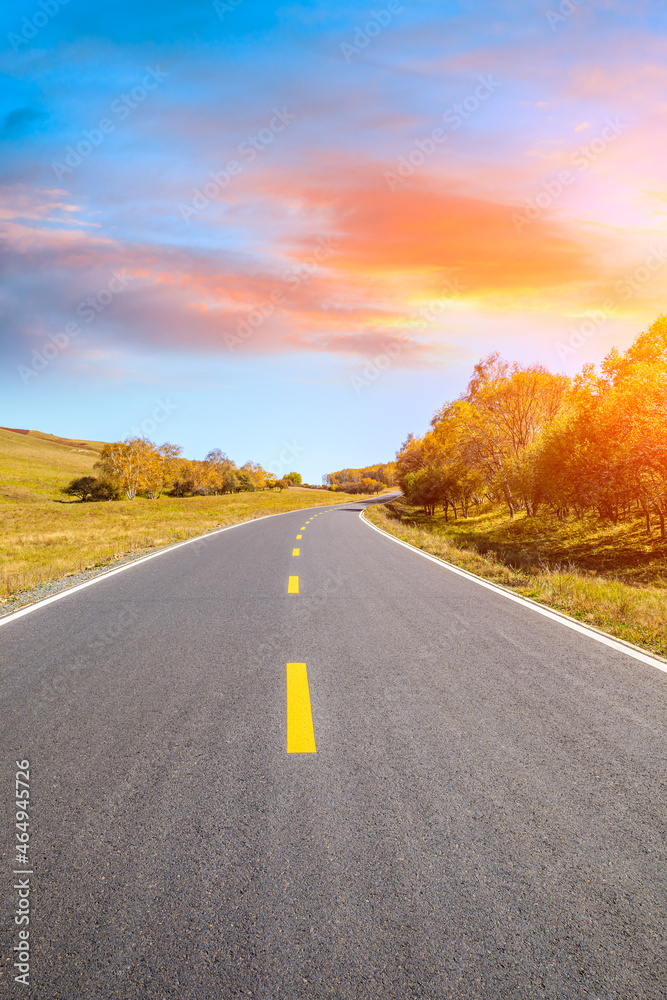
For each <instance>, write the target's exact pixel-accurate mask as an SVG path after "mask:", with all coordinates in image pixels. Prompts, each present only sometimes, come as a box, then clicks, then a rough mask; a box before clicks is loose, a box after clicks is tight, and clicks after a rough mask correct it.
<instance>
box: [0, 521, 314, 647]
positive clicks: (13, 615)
mask: <svg viewBox="0 0 667 1000" xmlns="http://www.w3.org/2000/svg"><path fill="white" fill-rule="evenodd" d="M308 509H309V508H308V507H306V508H305V510H308ZM315 509H317V508H315ZM326 509H327V510H328V509H329V508H328V507H327V508H326ZM303 513H304V509H302V508H297V509H296V510H282V511H280V513H279V514H262V516H261V517H251V518H250V519H249V520H248V521H239V522H238V524H228V525H227V527H226V528H216V529H215V531H209V532H207V533H206V534H205V535H195V537H194V538H188V539H186V541H184V542H176V544H175V545H166V546H165V547H164V548H163V549H160V551H159V552H153V553H151V555H149V556H142V557H141V558H140V559H133V560H132V561H131V562H128V563H125V565H124V566H119V567H118V568H117V569H112V570H109V572H108V573H100V575H99V576H96V577H94V578H93V579H92V580H86V582H85V583H77V585H76V586H75V587H68V588H67V590H61V591H60V593H59V594H54V595H53V597H45V598H44V599H43V600H42V601H35V603H34V604H29V605H28V606H27V607H25V608H20V609H19V610H18V611H12V612H10V613H9V614H8V615H5V616H4V617H2V618H0V628H2V626H3V625H7V624H8V623H9V622H13V621H16V619H17V618H22V617H23V616H24V615H29V614H30V613H31V612H32V611H37V610H38V608H45V607H46V605H47V604H53V602H54V601H61V600H62V599H63V597H69V596H70V594H76V592H77V591H79V590H85V589H86V587H92V586H93V584H95V583H100V582H101V581H102V580H108V579H109V577H110V576H116V574H117V573H124V572H125V570H128V569H133V568H134V567H135V566H139V565H140V564H141V563H145V562H148V560H149V559H157V557H158V556H163V555H164V554H165V553H166V552H173V551H174V549H180V548H182V546H184V545H192V543H193V542H201V541H202V539H204V538H211V536H212V535H221V534H222V532H223V531H231V530H232V528H242V527H243V525H244V524H253V523H254V522H255V521H266V520H267V519H268V518H269V517H284V516H285V514H303Z"/></svg>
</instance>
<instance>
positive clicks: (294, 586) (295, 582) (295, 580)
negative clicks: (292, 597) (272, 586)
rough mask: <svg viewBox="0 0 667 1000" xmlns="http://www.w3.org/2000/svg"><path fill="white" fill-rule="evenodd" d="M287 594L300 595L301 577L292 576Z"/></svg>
mask: <svg viewBox="0 0 667 1000" xmlns="http://www.w3.org/2000/svg"><path fill="white" fill-rule="evenodd" d="M287 593H288V594H298V593H299V577H298V576H291V577H290V578H289V581H288V583H287Z"/></svg>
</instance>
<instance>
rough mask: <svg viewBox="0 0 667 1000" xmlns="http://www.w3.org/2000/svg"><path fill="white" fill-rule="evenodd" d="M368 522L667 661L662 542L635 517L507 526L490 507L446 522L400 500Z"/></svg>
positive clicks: (370, 514) (375, 510)
mask: <svg viewBox="0 0 667 1000" xmlns="http://www.w3.org/2000/svg"><path fill="white" fill-rule="evenodd" d="M366 517H367V518H368V519H369V520H370V521H372V522H373V523H374V524H377V525H378V527H381V528H383V529H384V530H385V531H388V532H390V533H391V534H393V535H396V536H397V537H398V538H401V539H403V540H404V541H406V542H409V543H410V544H412V545H415V546H417V548H421V549H423V550H424V551H426V552H430V553H432V554H433V555H436V556H439V557H440V558H442V559H445V560H447V562H451V563H453V564H454V565H456V566H460V567H461V568H462V569H466V570H468V571H469V572H471V573H476V574H477V575H478V576H482V577H485V578H486V579H488V580H492V581H493V582H495V583H499V584H501V585H503V586H505V587H509V588H510V589H511V590H513V591H515V592H516V593H518V594H522V595H523V596H524V597H530V598H532V600H535V601H539V602H540V603H542V604H546V605H548V606H549V607H552V608H555V609H556V610H558V611H562V612H565V613H566V614H568V615H570V616H572V617H573V618H577V619H578V620H579V621H582V622H586V623H588V624H590V625H594V626H595V627H596V628H600V629H602V630H603V631H605V632H608V633H610V634H611V635H615V636H617V637H618V638H620V639H624V640H626V641H627V642H632V643H635V644H636V645H638V646H642V647H643V648H645V649H647V650H650V651H651V652H653V653H657V654H658V655H661V656H663V657H667V544H666V543H665V542H664V541H661V540H660V538H659V536H658V534H657V532H654V533H653V535H652V536H649V535H647V534H646V530H645V524H644V521H643V519H641V518H632V519H628V520H625V521H622V522H621V521H619V523H618V524H616V525H610V524H603V523H601V522H600V521H599V519H598V518H596V517H586V518H583V519H582V520H574V519H571V520H567V521H562V522H561V521H558V520H557V519H556V518H554V517H552V516H549V515H546V516H543V517H535V518H529V517H526V516H525V515H524V514H520V515H519V516H517V517H516V518H515V519H514V520H513V521H511V520H509V519H508V517H507V512H506V511H503V510H501V509H498V508H497V507H494V506H492V505H490V504H484V505H483V506H482V507H481V508H476V509H475V513H474V515H473V516H471V517H469V518H467V519H463V518H460V519H459V520H458V521H453V520H452V517H451V514H450V518H449V521H445V517H444V514H441V513H437V514H436V515H435V516H434V517H427V516H426V515H424V514H422V513H420V512H419V511H417V510H415V509H413V508H410V507H407V506H406V505H404V504H403V503H402V502H399V503H392V504H389V505H388V508H385V507H371V508H369V510H368V511H367V513H366Z"/></svg>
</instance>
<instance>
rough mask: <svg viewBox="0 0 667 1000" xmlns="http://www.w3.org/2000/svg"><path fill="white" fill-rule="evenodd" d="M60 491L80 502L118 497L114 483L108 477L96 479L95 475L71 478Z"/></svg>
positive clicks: (115, 498) (116, 498) (117, 498)
mask: <svg viewBox="0 0 667 1000" xmlns="http://www.w3.org/2000/svg"><path fill="white" fill-rule="evenodd" d="M61 492H62V493H64V494H65V496H70V497H78V499H79V500H80V501H81V502H82V503H83V502H86V501H101V500H119V499H120V493H119V491H118V486H117V485H116V483H114V482H112V481H111V480H109V479H97V478H96V477H95V476H80V477H79V478H78V479H73V480H72V482H71V483H69V484H68V485H67V486H63V488H62V490H61Z"/></svg>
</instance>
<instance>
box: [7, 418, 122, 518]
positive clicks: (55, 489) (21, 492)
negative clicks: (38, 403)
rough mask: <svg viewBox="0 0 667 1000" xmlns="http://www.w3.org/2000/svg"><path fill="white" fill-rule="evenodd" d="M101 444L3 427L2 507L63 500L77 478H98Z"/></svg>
mask: <svg viewBox="0 0 667 1000" xmlns="http://www.w3.org/2000/svg"><path fill="white" fill-rule="evenodd" d="M102 447H103V442H101V441H71V440H69V439H68V438H61V437H55V436H54V435H53V434H42V432H41V431H29V430H19V429H11V428H8V427H0V503H2V502H5V503H30V502H33V501H35V500H38V499H43V498H44V497H50V498H52V499H56V498H58V499H62V497H61V494H60V490H61V488H62V487H63V486H66V485H67V483H68V482H69V481H70V480H71V479H74V478H75V477H76V476H85V475H88V474H91V475H94V472H93V466H94V464H95V462H96V461H97V459H98V457H99V454H100V452H101V450H102Z"/></svg>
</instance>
